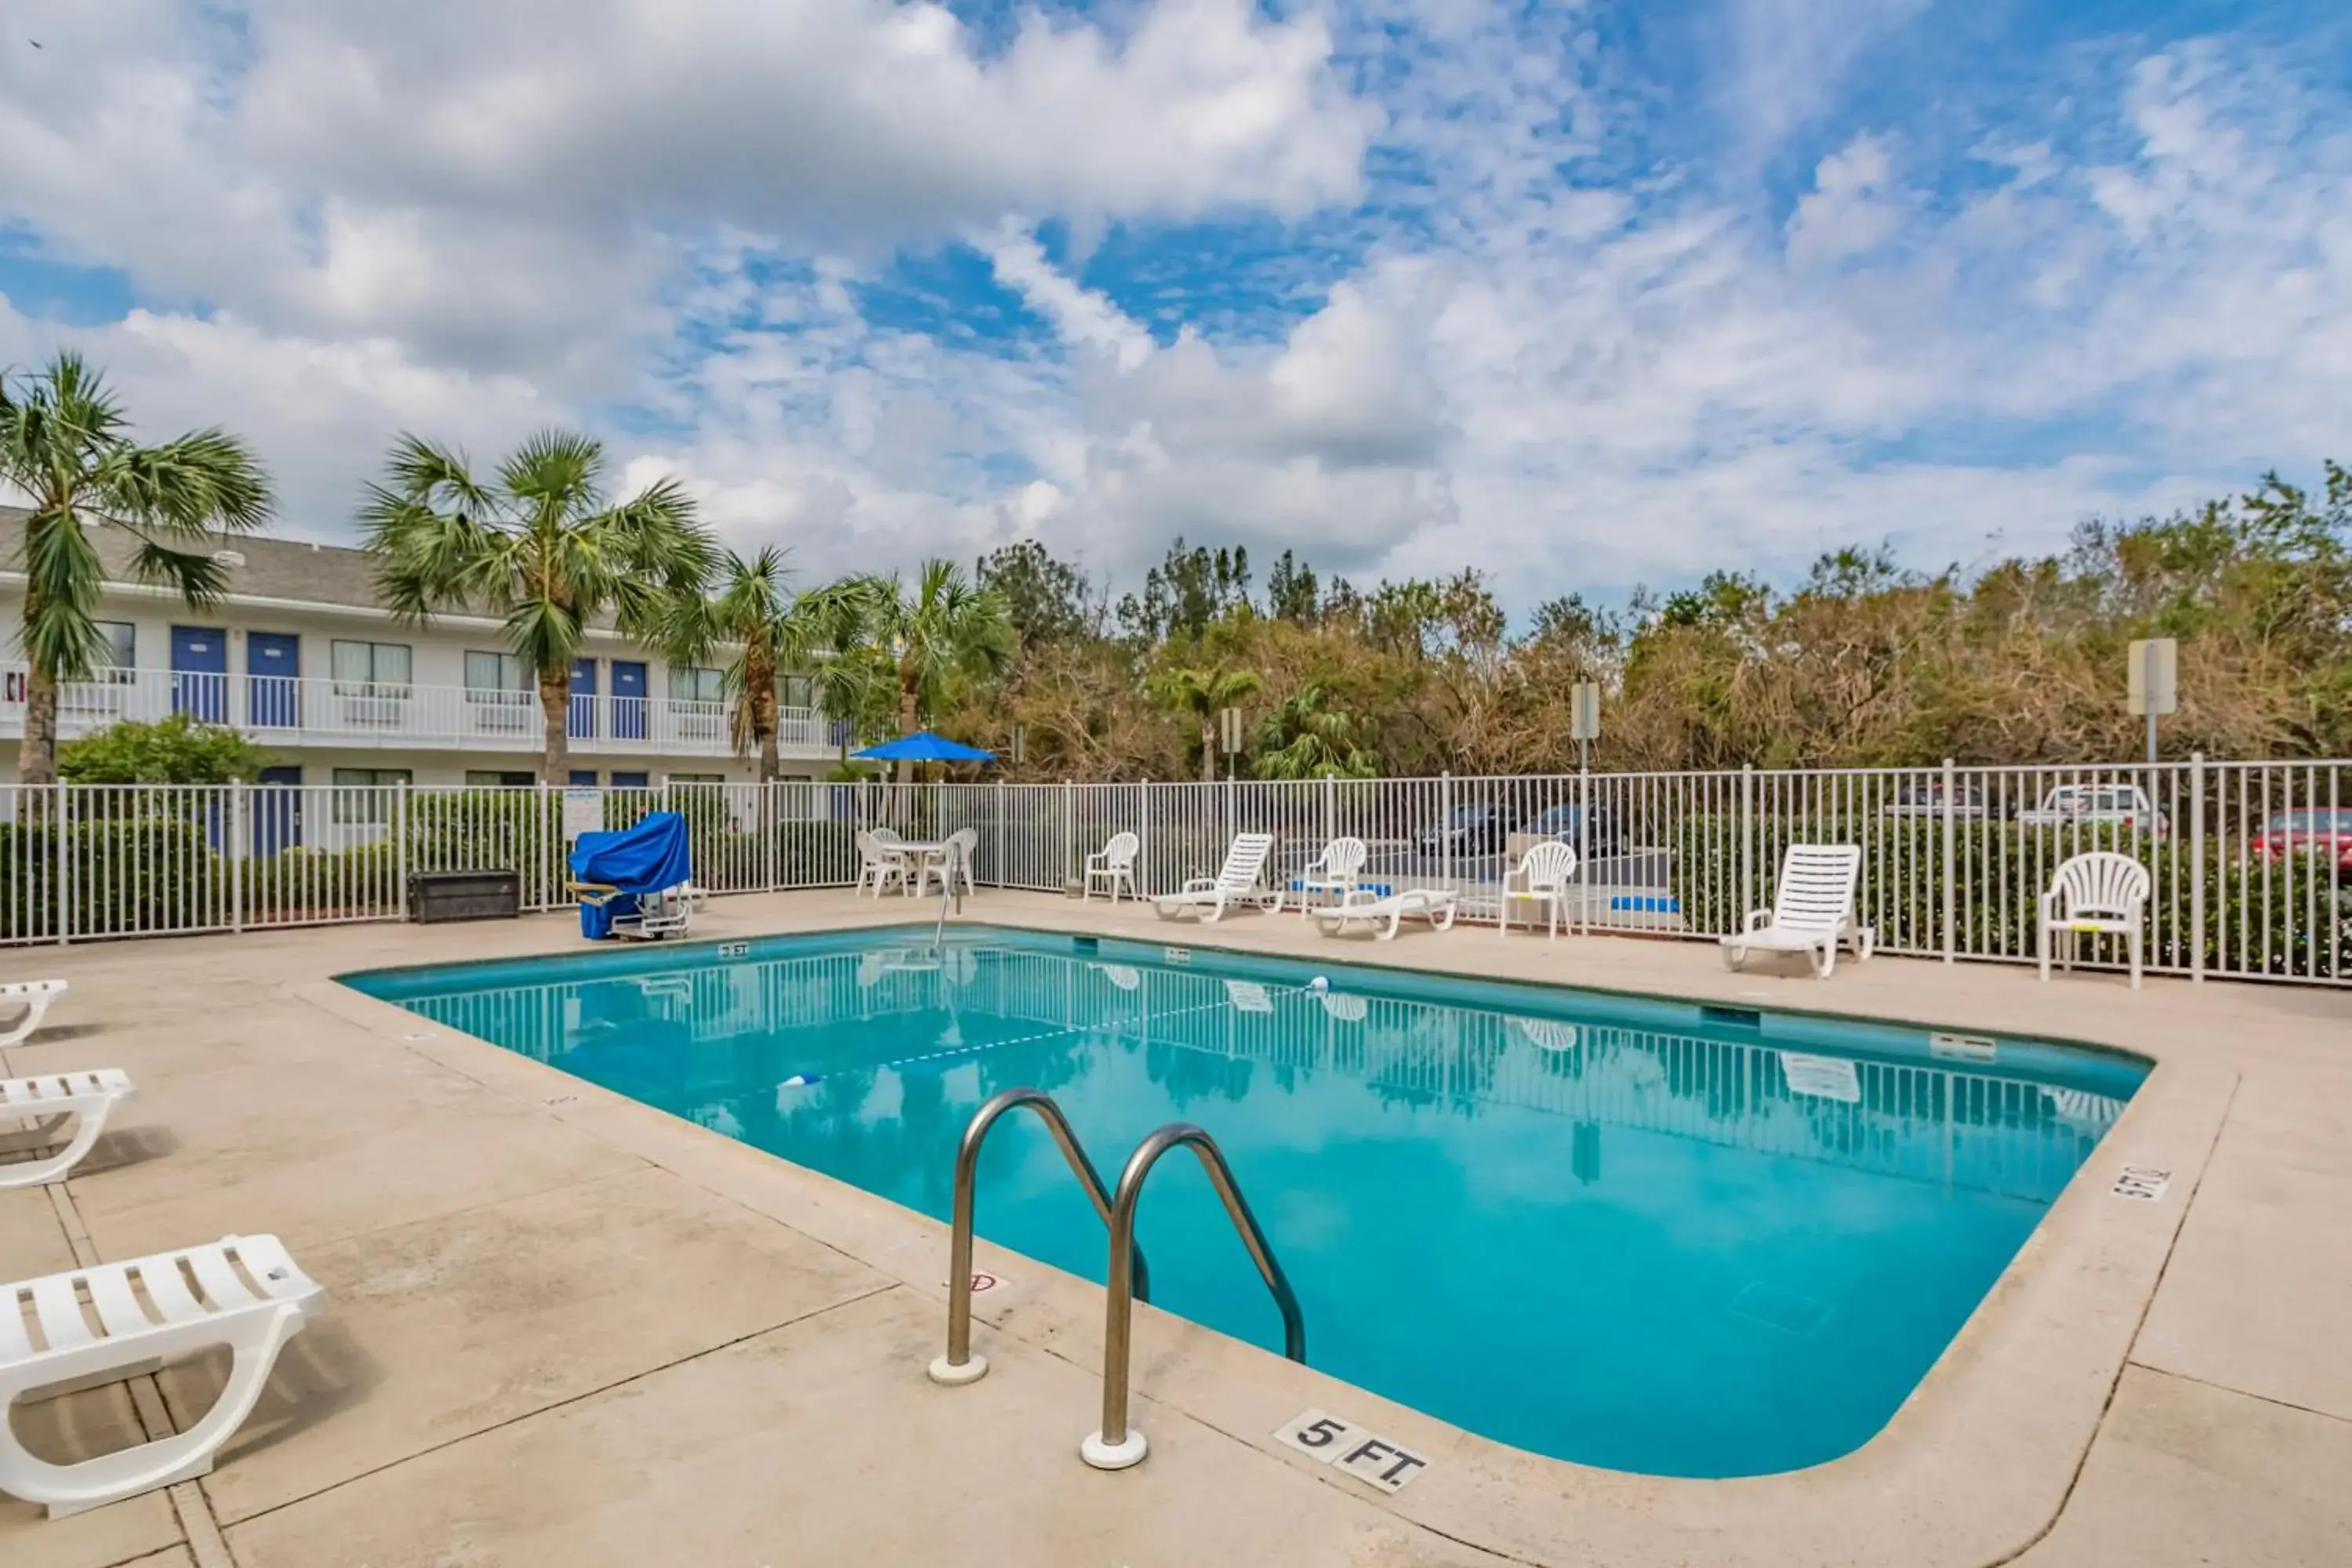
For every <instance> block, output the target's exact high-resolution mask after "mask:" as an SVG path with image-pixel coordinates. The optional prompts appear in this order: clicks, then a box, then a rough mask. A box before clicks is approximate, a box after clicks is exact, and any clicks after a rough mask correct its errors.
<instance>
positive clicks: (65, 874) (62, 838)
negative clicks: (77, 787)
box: [49, 742, 73, 947]
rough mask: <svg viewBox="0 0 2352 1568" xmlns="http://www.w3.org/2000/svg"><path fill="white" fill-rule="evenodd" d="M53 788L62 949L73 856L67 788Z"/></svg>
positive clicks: (69, 931)
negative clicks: (69, 846) (68, 845)
mask: <svg viewBox="0 0 2352 1568" xmlns="http://www.w3.org/2000/svg"><path fill="white" fill-rule="evenodd" d="M53 743H54V742H53ZM54 787H55V788H56V790H57V792H58V798H57V801H56V803H55V805H54V808H53V809H52V810H51V812H50V814H49V820H50V824H51V836H52V837H54V838H55V839H56V840H57V846H58V876H57V883H58V946H59V947H63V946H65V945H66V943H68V942H71V941H72V940H73V856H72V854H71V853H70V852H69V851H68V849H67V848H66V805H67V801H68V796H67V794H66V791H67V789H68V785H67V784H66V781H65V780H63V779H59V780H58V782H57V784H56V785H55V786H54Z"/></svg>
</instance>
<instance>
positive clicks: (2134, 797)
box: [2017, 784, 2165, 835]
mask: <svg viewBox="0 0 2352 1568" xmlns="http://www.w3.org/2000/svg"><path fill="white" fill-rule="evenodd" d="M2017 820H2018V821H2019V823H2020V824H2021V825H2022V826H2027V827H2066V826H2084V827H2131V828H2137V829H2138V830H2139V831H2140V832H2142V833H2154V834H2158V835H2161V834H2162V833H2163V832H2164V830H2165V821H2164V813H2162V812H2160V811H2158V810H2157V809H2156V803H2155V802H2154V801H2151V800H2149V799H2148V798H2147V791H2146V790H2144V789H2142V788H2140V786H2139V785H2137V784H2060V785H2059V786H2058V787H2057V788H2055V789H2053V790H2052V791H2051V792H2050V793H2049V794H2048V795H2043V796H2042V804H2041V805H2038V806H2036V807H2034V808H2033V809H2032V810H2030V811H2021V812H2019V813H2018V814H2017Z"/></svg>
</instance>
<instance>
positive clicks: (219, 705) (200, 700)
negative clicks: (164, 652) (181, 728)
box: [172, 626, 228, 724]
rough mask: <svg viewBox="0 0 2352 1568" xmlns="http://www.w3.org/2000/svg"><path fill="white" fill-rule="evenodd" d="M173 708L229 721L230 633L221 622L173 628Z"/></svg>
mask: <svg viewBox="0 0 2352 1568" xmlns="http://www.w3.org/2000/svg"><path fill="white" fill-rule="evenodd" d="M172 711H173V712H174V713H185V714H187V715H188V716H189V717H190V718H192V719H195V720H198V721H202V722H204V723H206V724H226V723H227V722H228V634H227V633H226V632H225V631H223V630H221V629H220V628H219V627H218V626H173V628H172Z"/></svg>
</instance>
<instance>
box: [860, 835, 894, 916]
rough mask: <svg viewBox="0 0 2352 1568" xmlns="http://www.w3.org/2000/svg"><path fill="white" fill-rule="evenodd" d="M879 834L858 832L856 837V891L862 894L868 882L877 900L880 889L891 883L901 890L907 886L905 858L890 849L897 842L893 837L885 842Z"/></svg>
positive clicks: (880, 892)
mask: <svg viewBox="0 0 2352 1568" xmlns="http://www.w3.org/2000/svg"><path fill="white" fill-rule="evenodd" d="M881 833H882V830H881V829H876V830H874V831H872V832H866V831H860V832H859V833H858V834H857V835H856V844H857V890H858V891H859V892H861V893H863V892H864V891H866V884H868V883H869V882H870V883H872V884H873V887H874V896H875V897H876V898H877V899H878V898H880V897H881V896H882V889H884V888H885V887H886V886H887V885H888V884H889V883H891V882H893V881H895V882H897V883H898V885H899V886H900V887H901V888H904V887H905V886H906V885H907V858H906V856H904V855H903V854H900V853H899V852H898V850H896V849H894V848H892V847H891V844H893V843H895V842H897V840H896V838H895V837H894V838H892V839H891V840H889V841H888V842H886V841H884V839H883V838H882V837H881Z"/></svg>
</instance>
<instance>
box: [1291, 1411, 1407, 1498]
mask: <svg viewBox="0 0 2352 1568" xmlns="http://www.w3.org/2000/svg"><path fill="white" fill-rule="evenodd" d="M1274 1436H1275V1437H1276V1440H1277V1441H1279V1442H1284V1443H1287V1444H1289V1445H1290V1446H1291V1447H1294V1448H1296V1449H1297V1450H1298V1451H1299V1452H1300V1453H1302V1454H1304V1455H1306V1456H1307V1458H1310V1459H1312V1460H1314V1461H1315V1462H1316V1463H1317V1464H1318V1465H1328V1466H1330V1467H1331V1468H1333V1469H1335V1470H1344V1471H1346V1472H1347V1473H1348V1474H1349V1475H1351V1476H1353V1477H1355V1478H1356V1479H1358V1480H1360V1481H1361V1482H1363V1483H1364V1484H1365V1485H1366V1486H1368V1487H1370V1488H1372V1489H1375V1490H1378V1491H1384V1492H1388V1493H1391V1495H1393V1494H1394V1493H1397V1492H1401V1491H1402V1490H1404V1489H1405V1488H1406V1487H1407V1486H1409V1485H1411V1484H1412V1481H1413V1479H1415V1478H1416V1477H1418V1476H1419V1475H1420V1474H1421V1473H1422V1472H1423V1471H1424V1470H1426V1469H1428V1468H1429V1461H1428V1460H1427V1459H1426V1458H1423V1457H1422V1456H1421V1455H1419V1454H1416V1453H1414V1452H1413V1451H1412V1449H1411V1448H1408V1447H1405V1446H1404V1445H1403V1444H1402V1443H1391V1442H1390V1441H1389V1440H1388V1439H1387V1438H1385V1437H1376V1436H1373V1435H1372V1434H1371V1433H1370V1432H1367V1431H1365V1430H1364V1429H1363V1428H1362V1427H1361V1426H1357V1425H1356V1424H1355V1423H1354V1422H1352V1421H1348V1420H1343V1419H1341V1418H1340V1417H1339V1416H1337V1415H1325V1414H1324V1413H1323V1412H1322V1411H1320V1410H1308V1411H1304V1412H1301V1413H1300V1414H1299V1415H1294V1416H1292V1417H1291V1418H1290V1419H1289V1420H1287V1421H1286V1422H1284V1423H1283V1424H1282V1425H1281V1426H1278V1427H1276V1429H1275V1434H1274Z"/></svg>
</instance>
